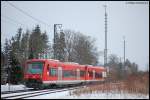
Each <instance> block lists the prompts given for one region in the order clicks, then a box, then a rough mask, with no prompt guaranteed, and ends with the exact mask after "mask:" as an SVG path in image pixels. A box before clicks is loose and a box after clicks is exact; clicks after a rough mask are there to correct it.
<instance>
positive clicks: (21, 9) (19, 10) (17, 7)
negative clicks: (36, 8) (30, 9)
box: [6, 1, 50, 26]
mask: <svg viewBox="0 0 150 100" xmlns="http://www.w3.org/2000/svg"><path fill="white" fill-rule="evenodd" d="M6 2H7V3H8V4H9V5H11V6H12V7H14V8H15V9H17V10H18V11H20V12H22V13H23V14H25V15H26V16H28V17H30V18H32V19H33V20H35V21H38V22H39V23H42V24H45V25H47V26H50V25H48V24H47V23H45V22H43V21H41V20H39V19H37V18H35V17H33V16H31V15H30V14H28V13H27V12H25V11H23V10H22V9H20V8H19V7H17V6H15V5H14V4H12V3H10V2H8V1H6Z"/></svg>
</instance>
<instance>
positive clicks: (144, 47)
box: [1, 1, 149, 70]
mask: <svg viewBox="0 0 150 100" xmlns="http://www.w3.org/2000/svg"><path fill="white" fill-rule="evenodd" d="M10 2H11V3H12V4H14V5H15V6H17V7H19V8H20V9H22V10H24V11H25V12H28V13H29V14H30V15H31V16H33V17H35V18H37V19H40V20H42V21H43V22H46V23H48V24H49V26H46V25H44V24H41V23H39V22H37V21H35V20H33V19H31V18H30V17H28V16H26V15H25V14H23V13H21V12H20V11H18V10H17V9H15V8H13V7H12V6H10V5H9V4H8V3H6V2H5V1H1V33H2V34H1V44H2V46H3V43H4V40H5V38H10V37H11V36H14V35H15V34H16V32H17V29H18V28H19V27H20V26H21V27H22V28H23V31H24V32H25V31H26V29H29V30H32V29H33V28H34V27H35V25H36V24H39V25H40V27H41V30H42V32H44V31H46V32H47V33H48V35H49V39H50V42H51V43H52V39H53V24H63V29H71V30H74V31H80V32H81V33H84V34H85V35H89V36H92V37H93V38H95V39H96V46H97V47H98V50H99V51H103V50H104V40H105V37H104V36H105V33H104V31H105V30H104V7H103V5H104V4H106V5H107V6H108V7H107V13H108V55H110V54H116V55H118V56H119V57H122V58H123V36H125V39H126V58H128V59H129V60H131V61H132V62H136V63H137V64H138V65H139V69H140V70H145V69H146V64H148V63H149V2H146V1H144V2H146V3H143V4H138V3H134V4H129V3H127V2H126V1H113V2H110V1H109V2H105V1H83V2H82V1H62V2H61V1H36V2H35V1H10ZM6 17H9V18H11V19H13V20H15V21H17V22H19V23H22V24H23V25H21V24H17V23H15V22H13V21H12V20H9V19H8V18H6ZM99 60H100V62H101V63H103V57H100V59H99ZM122 61H123V60H122Z"/></svg>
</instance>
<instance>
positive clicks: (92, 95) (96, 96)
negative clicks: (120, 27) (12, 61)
mask: <svg viewBox="0 0 150 100" xmlns="http://www.w3.org/2000/svg"><path fill="white" fill-rule="evenodd" d="M24 89H27V88H26V87H25V86H24V85H10V90H11V91H15V90H24ZM8 90H9V85H8V84H6V85H1V92H2V91H8ZM70 94H72V91H64V92H57V93H51V94H45V95H40V96H36V97H30V98H28V99H149V95H142V94H129V93H124V92H122V93H118V92H109V93H102V92H93V93H89V94H81V95H73V94H72V95H70Z"/></svg>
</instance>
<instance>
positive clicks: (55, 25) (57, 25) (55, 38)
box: [53, 24, 62, 59]
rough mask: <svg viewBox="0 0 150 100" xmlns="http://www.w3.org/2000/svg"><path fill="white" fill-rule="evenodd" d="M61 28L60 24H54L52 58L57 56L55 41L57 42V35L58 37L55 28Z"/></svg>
mask: <svg viewBox="0 0 150 100" xmlns="http://www.w3.org/2000/svg"><path fill="white" fill-rule="evenodd" d="M58 27H59V28H60V30H61V28H62V24H54V44H53V49H54V59H56V58H57V56H56V55H57V51H56V44H57V43H56V42H57V37H58V33H57V28H58Z"/></svg>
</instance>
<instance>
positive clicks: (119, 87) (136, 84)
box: [70, 73, 149, 96]
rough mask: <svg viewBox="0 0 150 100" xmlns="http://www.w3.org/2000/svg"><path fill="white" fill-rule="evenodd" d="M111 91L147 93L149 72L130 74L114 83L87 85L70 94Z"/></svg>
mask: <svg viewBox="0 0 150 100" xmlns="http://www.w3.org/2000/svg"><path fill="white" fill-rule="evenodd" d="M99 91H101V92H103V93H104V92H106V93H107V92H113V91H116V92H117V93H121V92H127V93H140V94H146V95H147V94H149V73H145V74H144V75H142V76H141V75H130V76H128V78H127V79H126V80H123V81H118V82H116V83H112V82H109V83H105V84H101V85H93V86H88V87H86V88H82V89H79V90H77V91H73V92H72V93H70V95H71V94H75V95H78V96H79V95H81V94H84V93H88V94H91V93H93V92H99Z"/></svg>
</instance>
